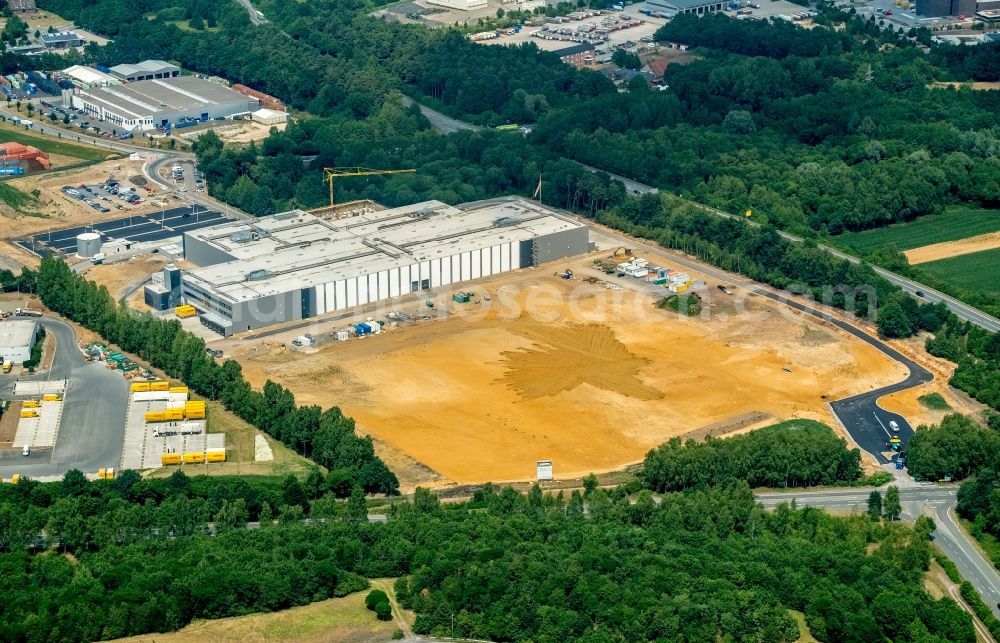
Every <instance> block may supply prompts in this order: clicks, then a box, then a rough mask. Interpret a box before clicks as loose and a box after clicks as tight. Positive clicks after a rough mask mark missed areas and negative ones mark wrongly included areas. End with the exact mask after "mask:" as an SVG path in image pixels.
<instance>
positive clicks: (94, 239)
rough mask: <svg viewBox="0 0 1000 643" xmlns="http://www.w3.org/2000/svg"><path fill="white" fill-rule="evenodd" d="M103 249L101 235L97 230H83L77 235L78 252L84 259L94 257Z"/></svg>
mask: <svg viewBox="0 0 1000 643" xmlns="http://www.w3.org/2000/svg"><path fill="white" fill-rule="evenodd" d="M100 251H101V235H99V234H97V233H96V232H81V233H80V234H78V235H76V254H77V255H79V256H80V257H83V258H84V259H92V258H93V257H94V255H96V254H97V253H99V252H100Z"/></svg>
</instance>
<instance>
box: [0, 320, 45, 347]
mask: <svg viewBox="0 0 1000 643" xmlns="http://www.w3.org/2000/svg"><path fill="white" fill-rule="evenodd" d="M35 325H36V322H35V321H33V320H29V319H14V320H11V321H4V322H0V347H4V348H23V347H25V346H30V345H31V340H32V339H33V338H34V337H35Z"/></svg>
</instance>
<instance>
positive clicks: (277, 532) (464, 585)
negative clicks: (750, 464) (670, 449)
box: [0, 471, 975, 643]
mask: <svg viewBox="0 0 1000 643" xmlns="http://www.w3.org/2000/svg"><path fill="white" fill-rule="evenodd" d="M288 493H289V491H288V488H287V487H286V485H285V483H283V482H281V481H275V480H247V479H236V478H209V477H207V476H196V477H194V478H188V477H187V476H185V475H184V474H183V473H182V472H179V471H178V472H175V473H174V474H173V475H172V476H171V477H170V478H167V479H162V480H143V479H141V478H140V477H139V476H138V475H135V474H133V473H131V472H125V473H123V475H122V476H121V477H119V478H118V479H116V480H107V481H105V480H99V481H93V482H89V481H87V480H86V479H85V478H84V477H83V476H82V475H81V474H80V473H79V472H70V473H68V474H67V475H66V476H65V477H64V479H63V480H62V481H61V482H53V483H37V482H33V481H23V484H19V485H4V486H0V516H3V518H4V520H3V521H0V536H6V535H7V534H8V533H9V532H10V527H9V526H10V525H17V524H19V522H18V521H28V522H30V525H29V526H28V527H30V529H27V528H26V529H25V531H29V532H30V531H36V532H38V531H40V532H44V533H45V534H46V536H47V537H48V538H49V539H50V543H49V544H43V545H42V546H39V547H34V548H31V549H25V548H23V547H16V548H12V547H10V546H4V547H0V569H2V570H3V573H4V579H5V580H6V581H7V582H8V585H9V587H10V588H11V591H9V592H8V593H7V594H6V598H5V603H4V610H2V611H0V638H2V639H3V640H4V641H11V642H12V643H20V642H27V641H42V642H48V641H53V642H55V641H86V640H98V639H104V638H114V637H120V636H128V635H134V634H142V633H151V632H164V631H170V630H173V629H177V628H179V627H182V626H183V625H185V624H187V623H188V622H190V621H191V620H192V619H194V618H218V617H224V616H235V615H240V614H246V613H250V612H255V611H271V610H276V609H281V608H284V607H289V606H294V605H301V604H304V603H307V602H310V601H314V600H321V599H323V598H326V597H329V596H338V595H342V594H343V593H346V592H350V591H357V590H359V589H362V588H363V587H364V586H365V584H366V582H365V580H364V579H365V578H375V577H387V576H392V577H398V578H399V580H398V581H397V583H396V586H395V590H396V594H397V598H398V599H399V600H400V602H401V603H402V604H403V605H404V606H405V607H407V608H410V609H414V610H415V611H416V613H417V620H416V624H415V628H414V629H415V630H416V631H417V632H418V633H420V634H424V635H430V636H436V637H441V636H455V637H463V638H479V639H489V640H497V641H536V642H539V643H548V642H553V643H554V642H556V641H559V642H562V641H589V642H595V641H611V640H628V641H664V640H669V641H709V640H711V641H715V640H732V641H747V642H749V641H792V640H797V639H798V638H799V636H800V632H799V628H798V625H797V624H796V623H795V621H794V619H793V618H792V616H791V614H790V612H789V610H795V611H797V612H801V613H802V614H804V615H805V622H806V624H807V626H808V628H809V630H810V632H811V633H812V634H813V636H815V637H816V638H817V639H819V640H822V641H831V642H834V641H837V642H839V641H844V642H846V641H858V642H861V641H864V642H867V641H874V640H889V639H891V640H897V641H913V642H918V641H919V642H928V643H929V642H930V641H939V640H947V641H959V642H968V643H972V642H973V641H974V640H975V633H974V631H973V628H972V623H971V620H970V618H969V617H968V616H967V615H966V614H965V613H964V612H963V611H962V610H961V609H960V608H959V607H958V606H957V605H956V604H955V603H954V602H953V601H952V600H951V599H950V598H947V597H946V598H942V599H938V600H935V599H933V598H932V597H930V596H929V595H928V594H927V593H926V592H925V591H924V588H923V584H922V579H923V573H924V571H925V570H926V569H927V568H928V565H929V561H930V543H929V537H930V533H931V532H932V530H933V525H932V524H930V521H924V522H923V524H922V525H921V526H919V527H918V528H910V527H907V526H904V525H901V524H898V523H891V522H885V523H883V522H875V521H872V520H870V519H869V518H868V517H867V516H864V515H858V516H850V517H842V518H834V517H831V516H829V515H827V514H825V513H823V512H821V511H819V510H816V509H813V508H802V509H796V508H793V507H790V506H788V505H782V506H780V507H778V508H777V509H776V510H775V511H773V512H766V511H764V510H763V508H762V507H761V506H760V505H759V504H758V503H756V502H755V501H754V498H753V495H752V493H751V492H750V489H749V488H748V487H747V486H746V485H745V484H735V485H725V486H720V487H714V488H710V489H705V490H700V491H690V492H687V493H671V494H666V495H663V496H662V497H660V499H659V503H656V502H654V501H653V498H652V496H651V495H650V493H649V492H648V491H644V492H642V493H640V494H639V495H638V497H631V496H630V495H629V493H628V492H627V491H626V490H625V489H624V488H618V489H612V490H606V489H597V488H593V487H589V488H588V489H587V490H586V491H585V492H584V493H581V492H579V491H574V492H573V493H572V494H570V495H569V496H568V497H567V496H566V495H564V494H563V493H562V492H560V493H559V494H557V495H546V494H543V493H542V491H541V489H539V487H538V486H537V485H535V486H534V487H533V488H532V489H531V490H530V492H529V493H527V494H520V493H517V492H516V491H514V490H513V489H512V488H510V487H506V488H503V489H496V488H494V487H493V486H492V485H486V486H485V487H484V488H482V489H480V490H478V491H477V492H476V493H475V495H474V496H473V498H472V499H471V500H470V501H466V502H457V503H448V504H442V503H439V502H438V499H437V498H436V497H435V496H434V495H433V494H431V493H430V492H427V491H426V490H423V489H418V490H417V492H416V494H415V495H414V497H413V499H412V500H409V501H402V502H394V503H393V505H392V507H391V509H390V512H389V520H388V522H387V523H385V524H369V523H368V522H367V521H366V520H365V519H364V511H365V509H364V499H363V498H361V500H360V503H357V502H354V499H353V498H352V501H351V502H348V503H347V506H346V507H345V506H344V504H343V503H337V502H326V501H325V500H324V498H326V497H328V496H326V495H324V496H320V497H318V498H317V499H315V500H311V501H308V505H309V506H310V511H309V515H310V516H311V517H314V518H323V522H319V521H318V520H313V521H303V520H301V519H300V518H301V513H297V512H293V511H289V512H288V513H287V516H286V512H285V511H283V512H282V516H286V517H285V518H281V517H280V516H279V517H278V519H277V520H274V519H267V518H266V516H264V515H263V514H264V512H265V509H264V507H266V506H267V503H266V501H264V502H262V499H264V498H268V499H270V500H271V501H272V502H279V498H280V497H282V496H283V495H286V494H288ZM291 493H293V495H294V492H291ZM254 502H256V503H258V504H259V506H261V507H262V508H261V509H259V510H258V511H259V513H260V514H261V515H260V521H261V524H260V527H259V528H258V529H252V530H248V529H245V528H244V525H245V524H246V520H247V519H248V517H249V516H250V515H251V514H250V512H248V511H247V507H248V506H249V504H250V503H254ZM352 503H353V507H352ZM206 506H210V507H211V509H212V510H213V511H214V512H215V513H214V515H213V514H210V513H209V512H207V511H206V509H205V507H206ZM331 508H332V510H331ZM358 509H360V513H359V512H358V511H357V510H358ZM207 520H214V525H213V528H212V529H209V527H208V525H207V522H206V521H207ZM177 523H182V524H179V525H178V524H177ZM80 533H83V534H91V535H92V536H93V537H92V538H90V540H89V541H87V542H85V543H82V544H81V542H79V539H77V540H74V534H80ZM63 552H68V553H72V554H73V555H72V556H63V555H62V553H63ZM371 598H372V602H373V603H374V604H375V608H376V609H378V601H379V599H380V598H381V597H380V596H378V595H374V596H372V597H371ZM383 611H384V610H383Z"/></svg>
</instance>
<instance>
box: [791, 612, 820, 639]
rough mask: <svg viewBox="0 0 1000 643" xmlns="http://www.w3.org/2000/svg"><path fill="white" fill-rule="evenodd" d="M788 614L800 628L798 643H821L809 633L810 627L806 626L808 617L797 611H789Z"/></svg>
mask: <svg viewBox="0 0 1000 643" xmlns="http://www.w3.org/2000/svg"><path fill="white" fill-rule="evenodd" d="M788 613H789V614H790V615H791V616H792V618H793V619H794V620H795V622H796V624H798V626H799V640H798V643H819V641H817V640H816V639H815V638H814V637H813V635H812V632H810V631H809V626H808V625H806V615H805V614H803V613H802V612H797V611H795V610H788Z"/></svg>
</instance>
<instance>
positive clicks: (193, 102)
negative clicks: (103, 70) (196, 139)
mask: <svg viewBox="0 0 1000 643" xmlns="http://www.w3.org/2000/svg"><path fill="white" fill-rule="evenodd" d="M70 100H71V102H72V105H73V107H75V108H77V109H82V110H84V111H86V112H88V113H90V114H93V115H94V116H96V117H98V118H100V119H103V120H106V121H109V122H111V123H114V124H115V125H117V126H118V127H120V128H122V129H125V130H130V131H131V130H133V129H136V128H138V129H150V130H151V129H154V128H157V127H170V126H177V125H178V124H185V123H191V122H194V121H208V120H212V119H215V118H228V117H230V116H233V115H234V114H249V113H251V112H254V111H256V110H258V109H260V101H259V100H257V99H256V98H252V97H249V96H244V95H243V94H239V93H237V92H234V91H233V90H231V89H229V88H228V87H222V86H221V85H216V84H215V83H212V82H209V81H207V80H204V79H201V78H197V77H195V76H178V77H176V78H159V79H153V80H140V81H136V82H134V83H128V84H125V85H116V86H113V87H90V88H87V89H84V88H80V89H77V90H75V91H74V93H73V94H72V95H71V96H70Z"/></svg>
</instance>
